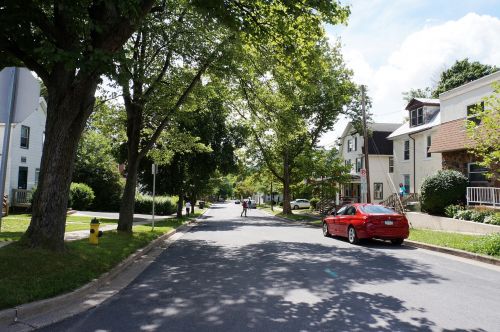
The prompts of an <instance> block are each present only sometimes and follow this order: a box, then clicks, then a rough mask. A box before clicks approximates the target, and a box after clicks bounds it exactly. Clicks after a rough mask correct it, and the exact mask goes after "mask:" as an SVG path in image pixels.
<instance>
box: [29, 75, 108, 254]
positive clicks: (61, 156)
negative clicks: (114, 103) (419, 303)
mask: <svg viewBox="0 0 500 332" xmlns="http://www.w3.org/2000/svg"><path fill="white" fill-rule="evenodd" d="M50 81H51V83H50V84H48V89H49V98H48V102H47V122H46V126H45V141H44V144H43V154H42V160H41V164H40V176H39V182H38V188H37V191H36V194H35V197H34V199H33V204H32V213H33V214H32V217H31V223H30V225H29V227H28V229H27V231H26V233H25V234H24V235H23V237H22V239H21V243H23V244H25V245H26V246H29V247H32V248H35V247H36V248H46V249H51V250H58V251H61V250H63V249H64V231H65V225H66V210H67V205H68V196H69V187H70V184H71V177H72V175H73V168H74V159H75V155H76V150H77V147H78V141H79V140H80V137H81V134H82V132H83V129H84V128H85V123H86V121H87V119H88V117H89V116H90V114H91V113H92V109H93V106H94V101H95V100H94V93H95V91H96V87H97V81H98V77H85V78H83V79H80V80H79V81H75V79H74V73H73V72H67V71H65V70H63V69H61V68H58V69H56V70H54V74H53V76H52V77H51V79H50ZM38 139H41V138H38Z"/></svg>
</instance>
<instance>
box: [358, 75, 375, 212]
mask: <svg viewBox="0 0 500 332" xmlns="http://www.w3.org/2000/svg"><path fill="white" fill-rule="evenodd" d="M361 110H362V111H363V136H364V141H365V143H364V146H365V169H366V202H367V203H371V202H372V198H371V195H370V163H369V160H368V128H367V126H366V107H365V86H364V85H361Z"/></svg>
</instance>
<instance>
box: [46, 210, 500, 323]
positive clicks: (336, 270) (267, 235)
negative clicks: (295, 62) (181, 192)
mask: <svg viewBox="0 0 500 332" xmlns="http://www.w3.org/2000/svg"><path fill="white" fill-rule="evenodd" d="M240 212H241V205H236V204H234V203H232V202H228V203H223V204H214V205H213V206H212V208H211V209H210V210H209V211H207V213H206V214H205V219H203V221H202V222H200V224H199V225H198V226H196V227H194V228H192V230H191V231H190V232H189V233H187V234H186V235H185V236H183V237H182V238H180V239H179V240H178V241H177V242H175V243H174V244H173V245H172V246H171V247H169V248H168V249H167V250H165V251H164V252H163V253H162V254H161V255H160V256H159V257H158V259H157V260H156V261H155V262H154V263H152V264H151V265H150V266H149V267H148V268H147V269H146V270H145V271H144V272H143V273H142V274H141V275H140V276H139V277H138V278H137V279H136V280H135V281H134V282H132V283H131V284H130V285H129V286H128V287H126V288H125V289H124V290H123V291H122V292H121V293H119V294H118V295H116V296H114V297H113V298H111V299H110V300H108V301H107V302H105V303H104V304H103V305H101V306H99V307H97V308H95V309H93V310H90V311H88V312H85V313H83V314H80V315H78V316H75V317H73V318H70V319H68V320H66V321H63V322H60V323H58V324H55V325H52V326H49V327H46V328H45V329H43V330H44V331H249V330H253V331H368V330H373V331H500V314H498V308H500V286H499V285H500V268H499V267H496V266H493V265H486V264H482V263H476V262H472V261H468V260H465V259H461V258H456V257H452V256H448V255H444V254H438V253H434V252H430V251H426V250H421V249H414V248H410V247H406V246H402V247H395V246H392V245H391V244H390V243H385V242H381V241H369V242H367V243H363V244H362V245H361V246H353V245H350V244H349V243H348V242H347V241H345V240H343V239H338V238H333V239H332V238H324V237H323V236H322V233H321V229H320V228H313V227H308V226H305V225H301V224H298V223H292V222H284V221H281V220H278V219H276V218H273V217H269V216H268V215H266V214H264V213H263V212H260V211H258V210H248V217H247V218H244V217H243V218H242V217H240Z"/></svg>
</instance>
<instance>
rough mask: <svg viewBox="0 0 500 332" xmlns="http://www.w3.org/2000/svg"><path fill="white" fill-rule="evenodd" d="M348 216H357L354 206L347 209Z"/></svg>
mask: <svg viewBox="0 0 500 332" xmlns="http://www.w3.org/2000/svg"><path fill="white" fill-rule="evenodd" d="M346 214H347V215H349V216H353V215H355V214H356V208H355V207H354V206H351V207H350V208H349V209H347V211H346Z"/></svg>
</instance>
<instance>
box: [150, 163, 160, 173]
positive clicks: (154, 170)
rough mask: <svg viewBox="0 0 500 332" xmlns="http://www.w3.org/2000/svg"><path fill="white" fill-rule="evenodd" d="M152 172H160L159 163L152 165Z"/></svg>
mask: <svg viewBox="0 0 500 332" xmlns="http://www.w3.org/2000/svg"><path fill="white" fill-rule="evenodd" d="M151 174H153V175H156V174H158V165H157V164H152V165H151Z"/></svg>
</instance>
